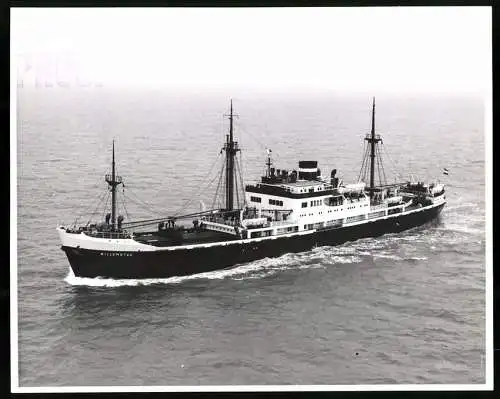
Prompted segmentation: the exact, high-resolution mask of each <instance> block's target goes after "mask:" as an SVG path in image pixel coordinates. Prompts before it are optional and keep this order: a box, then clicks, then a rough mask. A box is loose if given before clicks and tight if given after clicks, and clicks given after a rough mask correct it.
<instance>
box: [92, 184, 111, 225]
mask: <svg viewBox="0 0 500 399" xmlns="http://www.w3.org/2000/svg"><path fill="white" fill-rule="evenodd" d="M110 193H111V191H108V195H107V196H106V203H105V204H104V212H103V214H102V219H104V217H105V214H106V207H107V206H108V201H109V194H110ZM89 223H90V220H89V222H88V223H87V225H88V224H89Z"/></svg>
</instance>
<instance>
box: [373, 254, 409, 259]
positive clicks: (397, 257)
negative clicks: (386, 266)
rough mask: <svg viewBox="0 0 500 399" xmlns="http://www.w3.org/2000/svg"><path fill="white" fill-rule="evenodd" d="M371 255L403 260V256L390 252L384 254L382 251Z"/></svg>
mask: <svg viewBox="0 0 500 399" xmlns="http://www.w3.org/2000/svg"><path fill="white" fill-rule="evenodd" d="M373 257H374V258H384V259H393V260H403V258H401V257H400V256H398V255H391V254H384V253H375V254H373Z"/></svg>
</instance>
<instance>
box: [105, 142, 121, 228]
mask: <svg viewBox="0 0 500 399" xmlns="http://www.w3.org/2000/svg"><path fill="white" fill-rule="evenodd" d="M105 180H106V182H107V183H108V184H109V186H110V187H111V226H112V231H116V186H118V185H119V184H121V182H122V178H121V176H116V170H115V140H113V158H112V163H111V175H106V176H105Z"/></svg>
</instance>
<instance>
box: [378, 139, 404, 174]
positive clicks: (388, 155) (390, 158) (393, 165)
mask: <svg viewBox="0 0 500 399" xmlns="http://www.w3.org/2000/svg"><path fill="white" fill-rule="evenodd" d="M382 148H383V149H384V151H385V153H386V155H387V158H389V161H390V162H391V164H392V167H393V168H394V172H395V174H396V175H397V176H398V177H400V178H403V175H401V173H399V172H398V170H397V168H396V164H395V162H394V160H393V159H392V157H391V155H390V154H389V152H388V151H387V147H386V146H385V144H384V143H382Z"/></svg>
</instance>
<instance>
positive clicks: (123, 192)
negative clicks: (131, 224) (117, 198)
mask: <svg viewBox="0 0 500 399" xmlns="http://www.w3.org/2000/svg"><path fill="white" fill-rule="evenodd" d="M122 194H123V195H122V196H121V198H122V204H123V209H125V214H126V215H127V219H130V216H129V214H128V211H127V207H126V206H125V187H122Z"/></svg>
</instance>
